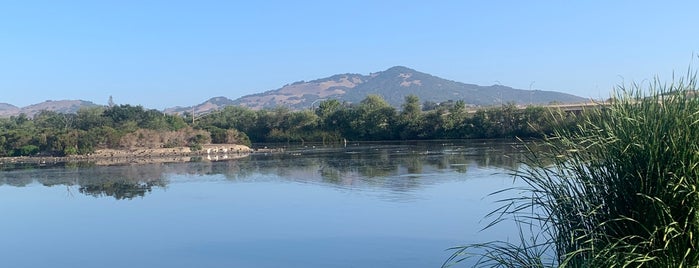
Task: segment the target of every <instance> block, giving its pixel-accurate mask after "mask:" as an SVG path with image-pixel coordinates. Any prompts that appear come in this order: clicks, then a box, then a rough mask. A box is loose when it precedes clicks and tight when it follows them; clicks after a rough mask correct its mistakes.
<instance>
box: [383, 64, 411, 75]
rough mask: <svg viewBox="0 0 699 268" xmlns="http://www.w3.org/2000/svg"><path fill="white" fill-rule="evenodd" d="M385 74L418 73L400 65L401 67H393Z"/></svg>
mask: <svg viewBox="0 0 699 268" xmlns="http://www.w3.org/2000/svg"><path fill="white" fill-rule="evenodd" d="M383 72H384V73H410V72H417V71H415V70H413V69H410V68H408V67H405V66H400V65H399V66H393V67H391V68H388V69H386V70H385V71H383Z"/></svg>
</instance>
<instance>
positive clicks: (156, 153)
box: [0, 144, 253, 167]
mask: <svg viewBox="0 0 699 268" xmlns="http://www.w3.org/2000/svg"><path fill="white" fill-rule="evenodd" d="M251 153H253V150H252V149H251V148H250V147H248V146H245V145H239V144H208V145H203V146H202V149H201V150H197V151H192V150H191V149H190V148H189V147H175V148H132V149H120V150H116V149H101V150H96V151H95V152H94V153H92V154H88V155H72V156H65V157H51V156H31V157H28V156H22V157H3V158H0V167H2V166H8V165H17V164H29V165H31V164H37V165H53V164H57V163H68V162H88V163H93V164H95V165H119V164H147V163H172V162H189V161H192V160H197V161H221V160H230V159H239V158H243V157H246V156H248V155H250V154H251Z"/></svg>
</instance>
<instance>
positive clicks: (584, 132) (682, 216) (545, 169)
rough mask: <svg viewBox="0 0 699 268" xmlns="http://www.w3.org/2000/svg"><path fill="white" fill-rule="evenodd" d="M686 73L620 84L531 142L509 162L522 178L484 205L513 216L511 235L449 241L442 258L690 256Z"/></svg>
mask: <svg viewBox="0 0 699 268" xmlns="http://www.w3.org/2000/svg"><path fill="white" fill-rule="evenodd" d="M696 82H697V80H696V74H695V73H692V72H691V71H690V72H688V75H687V76H686V77H684V78H680V79H676V80H674V81H673V82H671V83H662V82H661V81H660V80H659V79H657V78H656V79H655V80H654V81H653V82H651V83H650V84H649V85H648V87H647V88H643V87H642V86H641V85H638V84H632V85H630V86H629V87H625V86H620V87H618V88H617V90H616V91H615V93H614V96H615V97H613V98H611V99H610V100H609V102H608V104H604V105H603V104H601V105H600V106H599V108H597V109H590V110H587V111H585V112H584V113H582V114H581V115H579V116H580V118H579V119H580V120H579V121H578V122H579V123H578V125H577V127H576V128H573V129H570V128H560V129H558V130H557V131H555V133H554V134H553V135H552V136H550V137H548V138H546V139H545V140H543V141H541V142H539V143H540V144H537V147H542V148H543V149H541V148H539V149H537V150H530V151H529V152H530V153H529V157H528V160H527V161H526V163H525V164H526V165H524V166H525V168H522V169H520V170H516V171H513V175H514V176H515V178H516V179H517V180H522V181H523V182H524V185H526V186H525V187H520V188H517V189H508V192H511V191H517V192H516V193H519V194H518V195H516V196H515V197H513V198H508V199H504V200H501V201H500V202H502V206H501V207H500V208H499V209H498V210H496V211H494V212H492V213H491V214H490V216H493V217H494V218H495V219H494V220H493V221H492V223H491V224H503V223H504V222H512V221H514V222H516V224H517V226H518V227H519V228H520V237H519V239H518V241H517V242H516V243H514V242H504V241H496V242H487V243H482V244H472V245H466V246H461V247H456V248H454V250H455V251H454V253H453V255H452V256H451V257H450V258H449V259H448V260H447V261H446V262H445V264H444V266H451V265H455V264H458V263H460V262H462V261H464V260H466V259H475V261H476V266H481V267H697V266H699V248H698V247H699V212H698V211H697V209H699V191H698V190H697V187H699V96H697V84H696ZM522 190H524V191H522ZM489 226H490V225H489ZM486 228H487V227H486Z"/></svg>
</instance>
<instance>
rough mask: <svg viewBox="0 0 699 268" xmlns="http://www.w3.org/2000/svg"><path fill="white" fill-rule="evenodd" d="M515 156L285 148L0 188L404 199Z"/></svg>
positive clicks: (31, 178) (61, 173) (386, 146)
mask: <svg viewBox="0 0 699 268" xmlns="http://www.w3.org/2000/svg"><path fill="white" fill-rule="evenodd" d="M522 152H524V148H522V146H521V145H520V146H517V143H512V142H499V141H465V142H455V141H449V142H448V143H441V142H412V143H365V144H354V145H351V146H347V147H344V146H338V145H335V146H318V147H317V148H314V147H310V148H308V147H307V146H304V147H300V148H288V149H287V151H286V152H285V153H279V154H268V155H263V154H259V155H251V156H250V157H247V158H243V159H236V160H232V161H218V162H210V161H197V162H188V163H169V164H145V165H125V166H102V167H96V166H89V165H88V166H85V165H81V164H77V165H76V164H70V165H66V166H65V167H53V168H48V169H46V168H45V169H23V170H15V171H6V172H1V173H0V185H12V186H17V187H22V186H26V185H29V184H32V183H34V182H38V183H41V184H43V185H45V186H53V185H67V186H78V189H79V191H80V192H81V193H83V194H86V195H90V196H95V197H106V196H110V197H113V198H115V199H119V200H121V199H132V198H135V197H144V196H146V195H147V194H148V193H150V192H151V191H152V190H153V188H157V187H166V185H167V179H166V178H169V177H171V176H173V175H174V174H187V175H213V174H220V175H223V176H224V177H225V178H227V179H228V180H245V179H247V178H252V179H257V178H260V175H262V176H264V175H274V176H278V177H281V178H283V179H289V180H295V181H308V182H318V183H321V184H327V185H336V186H340V187H377V188H387V189H391V190H393V191H397V192H404V191H410V190H411V189H416V188H420V187H424V186H425V185H427V184H431V183H435V181H436V179H435V178H436V177H435V178H432V177H431V176H432V175H429V174H439V173H444V172H458V173H464V174H466V173H467V172H468V171H469V170H472V169H479V168H481V169H482V168H493V169H505V170H515V169H517V168H518V165H519V163H520V162H522V160H523V159H522V156H523V154H522ZM452 178H453V176H452ZM464 178H465V177H464Z"/></svg>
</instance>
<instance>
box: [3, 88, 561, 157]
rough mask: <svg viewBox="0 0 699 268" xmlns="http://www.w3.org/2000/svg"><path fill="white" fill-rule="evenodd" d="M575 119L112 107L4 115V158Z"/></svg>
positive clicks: (403, 135) (322, 106) (335, 104)
mask: <svg viewBox="0 0 699 268" xmlns="http://www.w3.org/2000/svg"><path fill="white" fill-rule="evenodd" d="M428 106H429V107H428ZM426 107H428V108H429V109H424V108H426ZM574 121H575V117H574V116H572V115H570V114H565V113H560V112H556V111H551V110H549V109H547V108H545V107H533V106H532V107H527V108H525V109H519V108H518V107H516V106H515V105H514V104H506V105H502V106H500V107H495V108H488V109H481V110H477V111H476V112H475V113H470V112H469V111H468V110H467V109H466V106H465V103H464V102H463V101H456V102H447V103H445V104H444V105H434V104H430V105H427V103H425V105H421V104H420V100H419V98H418V97H416V96H414V95H410V96H407V97H406V98H405V102H404V103H403V105H402V106H401V108H400V109H396V108H395V107H393V106H391V105H389V104H388V103H387V102H386V101H385V100H383V99H382V98H381V97H380V96H377V95H369V96H367V97H366V98H365V99H364V100H362V101H361V102H360V103H357V104H349V103H342V102H340V101H338V100H325V101H323V102H320V103H319V104H318V105H317V107H313V108H312V109H307V110H300V111H292V110H290V109H289V108H286V107H281V106H280V107H277V108H274V109H265V110H251V109H248V108H244V107H238V106H228V107H226V108H224V109H223V110H220V111H218V112H214V113H211V114H209V115H206V116H203V117H200V118H194V117H193V116H192V114H188V113H185V114H184V115H172V114H165V113H163V112H160V111H157V110H150V109H144V108H143V107H141V106H131V105H113V106H109V107H92V108H84V109H81V110H79V111H78V112H77V113H75V114H64V113H57V112H52V111H42V112H40V113H38V114H36V115H35V116H34V117H32V118H29V117H28V116H26V115H24V114H22V115H19V116H13V117H10V118H2V119H0V156H27V155H51V156H65V155H76V154H89V153H92V152H94V151H95V150H97V149H106V148H111V149H124V148H137V147H141V148H142V147H148V148H171V147H180V146H189V147H191V148H192V149H197V148H198V147H200V145H201V144H206V143H237V144H245V145H251V143H253V142H254V143H262V142H339V141H343V140H350V141H376V140H419V139H473V138H511V137H521V138H531V137H542V136H544V135H546V134H548V133H551V131H552V130H553V129H554V127H555V126H560V125H561V124H564V125H570V126H572V125H574Z"/></svg>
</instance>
